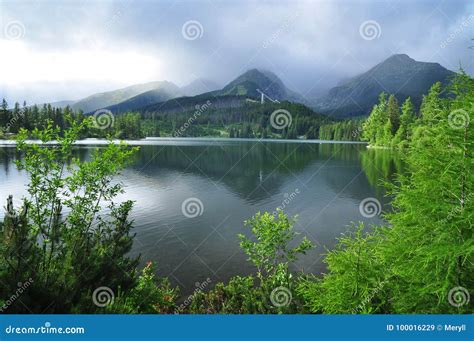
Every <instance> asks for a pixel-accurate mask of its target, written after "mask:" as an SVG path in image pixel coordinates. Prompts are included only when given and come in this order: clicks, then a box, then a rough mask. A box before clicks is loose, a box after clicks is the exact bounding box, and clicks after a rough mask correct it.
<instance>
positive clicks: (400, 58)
mask: <svg viewBox="0 0 474 341" xmlns="http://www.w3.org/2000/svg"><path fill="white" fill-rule="evenodd" d="M413 63H416V60H414V59H413V58H410V57H409V56H408V55H407V54H404V53H402V54H394V55H391V56H390V57H388V58H387V59H385V60H384V61H383V62H382V63H380V64H379V65H387V64H388V65H409V64H413Z"/></svg>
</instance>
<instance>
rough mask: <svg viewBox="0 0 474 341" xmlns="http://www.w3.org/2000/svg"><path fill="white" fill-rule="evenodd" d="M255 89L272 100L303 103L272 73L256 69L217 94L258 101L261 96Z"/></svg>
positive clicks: (300, 97) (301, 99)
mask: <svg viewBox="0 0 474 341" xmlns="http://www.w3.org/2000/svg"><path fill="white" fill-rule="evenodd" d="M257 89H258V90H260V91H262V92H264V93H265V95H267V96H268V97H270V98H272V99H274V100H279V101H285V100H288V101H293V102H300V103H304V102H305V100H304V99H303V97H302V96H301V95H299V94H297V93H296V92H294V91H292V90H290V89H288V88H287V87H286V86H285V84H283V82H282V81H281V79H280V78H278V76H277V75H275V74H274V73H273V72H270V71H266V70H258V69H251V70H249V71H247V72H245V73H244V74H242V75H240V76H239V77H237V78H236V79H234V80H233V81H232V82H230V83H229V84H227V85H226V86H225V87H224V88H223V89H222V90H220V92H219V94H220V95H221V96H225V95H234V96H247V97H251V98H254V99H259V98H260V96H261V95H260V93H259V92H258V91H257Z"/></svg>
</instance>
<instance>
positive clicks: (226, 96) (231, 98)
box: [140, 69, 305, 112]
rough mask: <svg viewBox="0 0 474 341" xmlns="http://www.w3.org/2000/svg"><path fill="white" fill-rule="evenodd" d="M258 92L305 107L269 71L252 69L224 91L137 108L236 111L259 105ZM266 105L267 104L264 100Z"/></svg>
mask: <svg viewBox="0 0 474 341" xmlns="http://www.w3.org/2000/svg"><path fill="white" fill-rule="evenodd" d="M257 89H258V90H260V91H262V92H264V93H265V95H267V96H268V97H270V98H271V99H272V100H278V101H285V100H287V101H291V102H299V103H303V104H305V100H304V99H303V97H302V96H301V95H299V94H297V93H296V92H293V91H291V90H290V89H288V88H287V87H286V86H285V85H284V84H283V82H282V81H281V80H280V78H278V76H276V75H275V74H274V73H272V72H270V71H263V70H257V69H252V70H249V71H247V72H245V73H243V74H242V75H240V76H238V77H237V78H236V79H234V80H233V81H231V82H230V83H228V84H227V85H226V86H225V87H224V88H222V89H220V90H215V91H209V92H205V93H202V94H200V95H196V96H192V97H180V98H174V99H173V100H172V101H167V102H164V103H155V104H152V105H148V106H144V107H142V108H140V111H142V112H159V111H160V112H175V111H176V112H179V111H184V110H192V109H193V108H194V107H195V106H196V105H202V104H204V103H206V102H207V101H210V102H211V103H212V105H213V107H215V108H216V107H217V108H230V107H232V108H236V107H240V106H242V105H244V103H248V101H259V100H260V96H261V95H260V93H259V92H258V91H257ZM266 101H267V102H268V101H269V100H268V99H266Z"/></svg>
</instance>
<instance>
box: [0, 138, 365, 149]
mask: <svg viewBox="0 0 474 341" xmlns="http://www.w3.org/2000/svg"><path fill="white" fill-rule="evenodd" d="M122 141H123V142H126V143H127V144H129V145H133V146H141V145H143V146H146V145H160V144H162V142H192V141H201V142H270V143H311V144H361V145H362V144H367V143H366V142H361V141H334V140H303V139H292V140H288V139H258V138H229V137H146V138H144V139H140V140H118V139H113V140H112V142H114V143H120V142H122ZM26 142H27V143H30V144H35V143H36V144H43V143H42V142H41V141H39V140H27V141H26ZM108 142H109V140H107V139H99V138H86V139H83V140H77V141H76V142H75V143H74V144H75V145H106V144H107V143H108ZM16 144H17V143H16V141H15V140H1V139H0V147H8V146H16ZM45 144H46V145H56V144H57V142H56V141H51V142H47V143H45ZM367 148H369V147H367Z"/></svg>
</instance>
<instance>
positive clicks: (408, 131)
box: [394, 97, 415, 146]
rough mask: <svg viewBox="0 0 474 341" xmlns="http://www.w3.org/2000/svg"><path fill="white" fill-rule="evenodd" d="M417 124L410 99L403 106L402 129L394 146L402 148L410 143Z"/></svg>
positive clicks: (399, 130) (397, 134)
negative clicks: (414, 124)
mask: <svg viewBox="0 0 474 341" xmlns="http://www.w3.org/2000/svg"><path fill="white" fill-rule="evenodd" d="M414 122H415V107H414V106H413V103H412V102H411V99H410V97H408V98H407V99H406V100H405V102H403V105H402V114H401V115H400V127H399V128H398V130H397V133H396V134H395V137H394V144H395V145H399V144H401V146H403V145H405V144H406V142H408V141H409V140H410V138H411V135H412V129H413V123H414Z"/></svg>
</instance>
